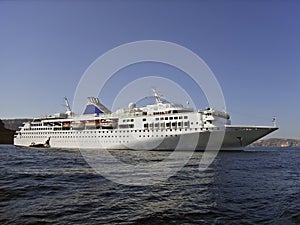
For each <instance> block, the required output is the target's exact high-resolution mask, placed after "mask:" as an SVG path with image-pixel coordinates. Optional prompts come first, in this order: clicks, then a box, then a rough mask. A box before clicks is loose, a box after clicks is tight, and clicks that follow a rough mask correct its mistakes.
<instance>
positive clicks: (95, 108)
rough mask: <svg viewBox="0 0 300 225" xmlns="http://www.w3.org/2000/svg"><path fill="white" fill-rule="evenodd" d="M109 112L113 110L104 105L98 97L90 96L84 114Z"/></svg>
mask: <svg viewBox="0 0 300 225" xmlns="http://www.w3.org/2000/svg"><path fill="white" fill-rule="evenodd" d="M103 113H104V114H109V113H111V111H110V110H109V109H107V108H106V107H105V106H104V105H102V104H101V103H100V101H99V99H98V98H95V97H88V103H87V105H86V107H85V110H84V112H83V114H97V115H99V114H103Z"/></svg>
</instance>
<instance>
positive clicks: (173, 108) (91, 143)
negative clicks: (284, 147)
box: [14, 90, 278, 150]
mask: <svg viewBox="0 0 300 225" xmlns="http://www.w3.org/2000/svg"><path fill="white" fill-rule="evenodd" d="M153 92H154V95H153V96H152V99H153V101H152V102H151V103H149V104H146V105H144V106H139V107H138V106H137V104H136V103H129V105H128V107H127V108H122V109H119V110H117V111H115V112H111V111H110V110H109V109H107V108H106V107H105V106H104V105H103V104H101V103H100V101H99V99H98V98H95V97H88V103H87V105H86V107H85V109H84V112H83V114H80V115H75V114H74V113H73V112H72V111H71V108H70V106H69V103H68V100H67V99H66V98H65V100H66V108H67V110H66V112H65V113H56V114H54V115H52V116H46V117H40V118H35V119H33V120H32V121H31V122H26V123H24V125H23V126H22V127H20V129H19V130H18V131H17V132H16V134H15V136H14V145H16V146H27V147H47V148H63V149H81V148H84V149H133V150H174V149H178V148H180V149H182V150H205V149H206V148H207V145H208V142H209V140H210V136H211V135H212V134H218V133H220V134H221V136H220V138H221V142H220V144H218V143H216V146H215V148H216V150H219V149H221V150H242V149H243V148H244V147H245V146H247V145H249V144H251V143H252V142H254V141H256V140H258V139H260V138H262V137H264V136H265V135H267V134H269V133H271V132H273V131H275V130H277V129H278V128H277V127H276V126H275V124H274V126H239V125H231V120H230V116H229V114H228V113H226V112H222V111H218V110H215V109H213V108H206V109H205V110H200V109H199V110H194V109H193V108H189V107H184V106H183V105H180V104H175V103H170V102H168V101H166V100H165V99H164V98H162V97H161V95H160V94H158V92H157V91H156V90H153ZM217 142H218V141H217ZM212 146H214V143H212V144H210V149H211V147H212ZM213 148H214V147H212V149H213Z"/></svg>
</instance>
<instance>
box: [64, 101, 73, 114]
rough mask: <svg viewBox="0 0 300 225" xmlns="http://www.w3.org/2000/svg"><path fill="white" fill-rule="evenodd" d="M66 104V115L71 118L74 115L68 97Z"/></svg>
mask: <svg viewBox="0 0 300 225" xmlns="http://www.w3.org/2000/svg"><path fill="white" fill-rule="evenodd" d="M65 104H66V108H67V110H66V114H67V115H68V116H71V115H72V110H71V107H70V104H69V100H68V98H67V97H65Z"/></svg>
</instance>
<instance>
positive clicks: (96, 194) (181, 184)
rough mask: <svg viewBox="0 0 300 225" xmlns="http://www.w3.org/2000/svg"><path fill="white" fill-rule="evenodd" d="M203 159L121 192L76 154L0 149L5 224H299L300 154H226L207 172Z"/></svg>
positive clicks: (0, 219) (0, 213)
mask: <svg viewBox="0 0 300 225" xmlns="http://www.w3.org/2000/svg"><path fill="white" fill-rule="evenodd" d="M122 154H124V157H130V156H132V157H135V158H137V156H139V157H141V158H142V160H145V158H147V157H150V156H151V158H152V157H153V156H154V157H153V158H156V157H155V154H157V155H159V154H166V153H159V152H157V153H156V152H151V154H149V152H142V151H140V152H134V151H123V152H118V155H119V157H120V155H121V156H122ZM143 154H144V155H143ZM201 156H202V153H201V152H197V153H195V154H194V155H193V158H192V159H191V160H190V161H189V163H188V164H187V165H186V166H185V167H184V168H183V169H182V170H181V171H180V172H179V173H178V174H176V175H175V176H173V177H171V178H169V179H168V180H167V181H166V182H164V183H159V184H156V185H153V186H124V185H120V184H116V183H113V182H111V181H109V180H107V179H105V178H104V177H102V176H101V175H99V174H97V173H96V172H94V170H93V169H92V168H90V167H89V165H88V164H87V163H86V162H85V161H84V159H83V158H82V156H81V154H80V152H78V151H65V150H49V149H29V148H16V147H13V146H9V145H2V146H1V145H0V174H1V178H0V179H1V180H0V224H48V223H49V224H50V223H52V224H53V223H55V224H300V164H299V163H300V149H298V150H297V149H284V150H283V149H264V150H263V151H262V150H260V149H256V150H255V151H249V152H223V153H219V155H218V156H217V158H216V159H215V161H214V163H213V164H212V165H211V166H210V168H209V169H208V170H206V171H205V172H200V171H199V170H198V164H199V160H200V158H201ZM151 158H149V159H148V160H149V161H151ZM156 160H157V159H156Z"/></svg>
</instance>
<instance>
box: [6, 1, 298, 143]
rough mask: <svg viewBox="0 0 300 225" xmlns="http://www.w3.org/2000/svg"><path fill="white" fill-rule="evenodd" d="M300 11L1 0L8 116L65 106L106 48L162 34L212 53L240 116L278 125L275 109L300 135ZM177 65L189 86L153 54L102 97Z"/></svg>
mask: <svg viewBox="0 0 300 225" xmlns="http://www.w3.org/2000/svg"><path fill="white" fill-rule="evenodd" d="M299 12H300V2H299V1H296V0H295V1H292V0H290V1H289V0H282V1H278V0H277V1H276V0H274V1H267V0H262V1H256V0H254V1H248V0H245V1H243V0H239V1H238V0H235V1H230V0H226V1H204V0H203V1H198V0H194V1H192V0H187V1H184V0H181V1H176V0H174V1H170V0H154V1H145V0H132V1H130V0H128V1H121V0H119V1H114V0H103V1H101V0H99V1H89V0H87V1H84V0H82V1H80V0H77V1H64V0H62V1H55V0H54V1H52V0H45V1H37V0H36V1H0V81H1V89H0V118H16V117H17V118H24V117H35V116H39V115H46V114H51V113H54V112H57V111H63V110H64V107H63V106H62V105H63V104H64V102H63V97H64V96H67V97H68V98H69V99H70V101H71V102H72V99H73V96H74V92H75V90H76V87H77V84H78V82H79V80H80V78H81V76H82V75H83V73H84V72H85V70H86V69H87V67H88V66H89V65H90V64H91V63H92V62H93V61H94V60H95V59H96V58H98V57H99V56H100V55H102V54H103V53H105V52H106V51H108V50H110V49H112V48H114V47H117V46H119V45H121V44H125V43H128V42H132V41H139V40H164V41H169V42H174V43H177V44H179V45H182V46H184V47H186V48H188V49H190V50H192V51H193V52H195V53H196V54H198V55H199V56H200V57H201V58H202V59H203V60H205V62H206V63H207V64H208V66H209V67H210V68H211V70H212V71H213V72H214V74H215V76H216V78H217V79H218V81H219V83H220V86H221V87H222V90H223V93H224V97H225V100H226V106H227V111H228V112H229V113H230V114H231V118H232V123H233V124H255V125H271V124H272V123H271V120H272V117H273V116H276V117H277V121H278V126H279V127H280V129H279V131H277V132H275V133H274V134H273V135H271V136H272V137H291V138H300V122H299V121H300V120H299V116H300V100H299V99H300V98H299V97H300V88H299V85H300V13H299ZM171 72H172V73H174V74H175V75H174V77H175V78H174V79H173V81H174V82H175V83H180V85H182V86H183V87H185V88H186V87H188V86H189V85H190V84H189V81H188V80H186V79H181V80H180V79H179V80H178V79H177V78H178V77H180V76H181V75H180V73H179V72H178V71H176V70H175V69H168V68H165V66H161V67H159V66H157V65H154V64H151V63H148V64H145V65H139V66H137V67H136V68H134V67H129V68H125V69H124V71H123V72H122V73H123V74H127V75H128V76H118V75H116V76H115V77H114V79H112V80H111V82H110V84H108V85H107V88H106V89H104V90H103V92H105V93H103V95H102V99H101V100H102V102H103V103H105V104H106V105H107V106H109V107H111V106H112V104H113V98H114V97H115V95H116V89H119V88H122V87H121V86H122V85H126V84H127V83H130V82H131V81H132V79H133V78H134V79H138V78H139V75H138V74H139V73H140V74H143V75H145V73H147V74H148V75H160V76H163V74H168V75H166V77H167V78H168V79H172V77H170V75H169V74H170V73H171ZM176 73H177V75H176ZM132 74H133V75H132ZM130 75H132V76H133V77H131V78H130ZM168 76H169V77H168ZM176 77H177V78H176ZM185 80H186V81H185ZM121 84H122V85H121ZM120 85H121V86H120ZM150 85H152V84H149V86H150ZM153 86H155V84H154V85H153ZM145 88H148V87H145ZM191 90H192V91H193V90H194V89H193V88H191ZM161 91H162V92H163V90H161ZM149 93H150V92H149ZM193 94H194V95H197V94H198V93H193ZM100 97H101V96H100ZM141 97H142V96H141ZM202 104H204V101H202ZM205 104H206V103H205ZM196 105H197V107H198V104H196ZM199 107H201V108H204V107H206V105H201V103H200V106H199Z"/></svg>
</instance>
